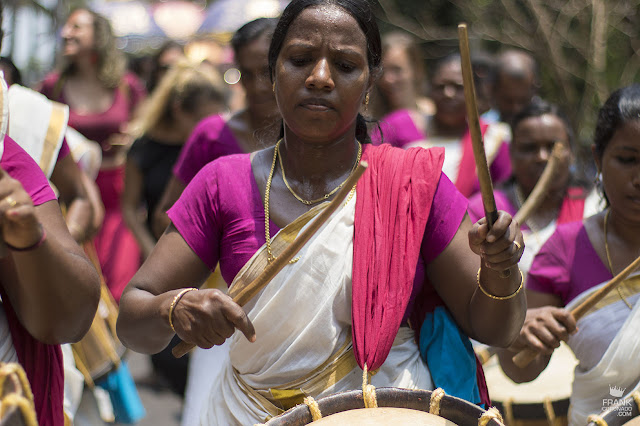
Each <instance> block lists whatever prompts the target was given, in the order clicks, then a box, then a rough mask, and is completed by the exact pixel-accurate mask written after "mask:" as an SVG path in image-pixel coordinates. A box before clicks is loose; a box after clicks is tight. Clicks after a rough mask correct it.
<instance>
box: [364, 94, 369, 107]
mask: <svg viewBox="0 0 640 426" xmlns="http://www.w3.org/2000/svg"><path fill="white" fill-rule="evenodd" d="M364 106H365V107H367V106H369V92H367V94H366V95H364Z"/></svg>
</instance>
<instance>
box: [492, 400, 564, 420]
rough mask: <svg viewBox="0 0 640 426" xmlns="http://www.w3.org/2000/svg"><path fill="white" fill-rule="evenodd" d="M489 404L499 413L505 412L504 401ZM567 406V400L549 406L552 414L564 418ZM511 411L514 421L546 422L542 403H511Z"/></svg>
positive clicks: (494, 401)
mask: <svg viewBox="0 0 640 426" xmlns="http://www.w3.org/2000/svg"><path fill="white" fill-rule="evenodd" d="M491 403H492V405H493V406H494V407H496V408H497V409H498V410H499V411H500V412H501V413H505V412H506V411H505V409H504V405H505V401H497V400H495V399H492V400H491ZM569 405H570V400H569V398H563V399H558V400H555V401H551V406H552V407H553V412H554V413H555V415H556V417H566V416H567V414H568V413H569ZM511 411H512V412H513V417H514V419H516V420H546V418H547V413H546V411H545V409H544V401H540V402H526V403H523V402H515V401H513V402H512V403H511Z"/></svg>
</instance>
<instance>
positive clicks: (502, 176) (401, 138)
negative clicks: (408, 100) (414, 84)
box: [371, 109, 511, 197]
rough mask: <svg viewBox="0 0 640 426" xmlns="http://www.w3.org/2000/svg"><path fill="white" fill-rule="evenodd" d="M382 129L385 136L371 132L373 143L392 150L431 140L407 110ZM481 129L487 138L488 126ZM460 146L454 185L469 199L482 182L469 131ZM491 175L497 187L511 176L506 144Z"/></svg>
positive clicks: (393, 116)
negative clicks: (388, 145)
mask: <svg viewBox="0 0 640 426" xmlns="http://www.w3.org/2000/svg"><path fill="white" fill-rule="evenodd" d="M425 120H426V118H425ZM380 128H381V129H382V135H381V134H380V131H379V129H378V128H377V127H374V129H372V131H371V140H372V142H373V144H374V145H380V144H381V143H388V144H390V145H392V146H396V147H399V148H404V147H405V145H407V144H409V143H411V142H417V141H420V140H428V139H429V135H425V134H423V133H422V132H421V131H420V130H419V129H418V127H417V126H416V124H415V122H414V121H413V118H412V117H411V114H410V112H409V110H406V109H403V110H398V111H394V112H392V113H390V114H388V115H387V116H385V117H383V118H382V119H380ZM480 128H481V131H482V134H483V135H484V133H485V132H486V130H487V128H488V125H487V123H484V122H483V121H482V120H481V121H480ZM460 143H461V144H462V154H461V160H460V167H459V169H458V176H457V177H456V179H455V185H456V187H457V188H458V189H459V190H460V192H462V194H463V195H465V196H467V197H468V196H471V195H473V194H475V193H476V192H478V191H479V190H480V182H479V181H478V177H477V176H476V173H475V164H474V163H473V154H472V152H471V150H472V145H471V141H470V135H469V131H468V130H467V131H466V132H465V134H464V135H463V137H462V138H461V139H460ZM446 155H447V153H446V151H445V157H446ZM469 159H471V161H469ZM489 172H490V174H491V179H492V180H493V183H494V185H495V184H497V183H499V182H502V181H505V180H506V179H507V178H509V176H510V175H511V160H510V158H509V144H508V143H506V142H503V143H502V144H501V145H500V147H499V148H498V153H497V154H496V156H495V158H494V159H493V161H492V162H491V164H489Z"/></svg>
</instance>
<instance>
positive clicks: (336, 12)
mask: <svg viewBox="0 0 640 426" xmlns="http://www.w3.org/2000/svg"><path fill="white" fill-rule="evenodd" d="M304 41H309V42H320V41H327V42H329V43H330V44H332V45H334V44H335V45H336V46H335V47H351V48H354V47H360V48H365V49H366V45H367V40H366V37H365V35H364V33H363V32H362V30H361V29H360V26H359V25H358V22H357V21H356V20H355V18H354V17H353V16H351V15H350V14H349V12H347V11H346V10H344V9H343V8H341V7H340V6H335V5H322V6H313V7H308V8H307V9H305V10H303V11H302V12H300V14H299V15H298V16H297V17H296V18H295V19H294V21H293V22H292V23H291V26H290V27H289V31H288V32H287V36H286V38H285V43H292V42H304Z"/></svg>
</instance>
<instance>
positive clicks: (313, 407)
mask: <svg viewBox="0 0 640 426" xmlns="http://www.w3.org/2000/svg"><path fill="white" fill-rule="evenodd" d="M304 405H306V406H307V407H309V411H310V412H311V421H313V422H315V421H316V420H320V419H321V418H322V412H320V406H319V405H318V403H317V402H316V400H315V399H313V397H312V396H308V397H306V398H305V399H304Z"/></svg>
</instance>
